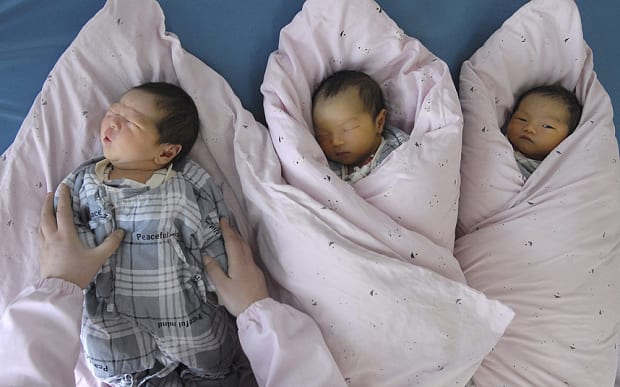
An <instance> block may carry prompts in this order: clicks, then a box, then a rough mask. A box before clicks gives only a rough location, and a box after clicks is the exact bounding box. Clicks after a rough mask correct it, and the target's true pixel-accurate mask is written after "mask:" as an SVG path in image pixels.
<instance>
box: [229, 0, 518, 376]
mask: <svg viewBox="0 0 620 387" xmlns="http://www.w3.org/2000/svg"><path fill="white" fill-rule="evenodd" d="M345 68H348V69H357V70H362V71H364V72H366V73H368V74H369V75H371V76H372V77H374V78H375V79H376V80H377V81H378V82H379V84H380V85H381V86H382V88H383V90H384V92H385V95H386V98H387V102H388V111H389V113H388V115H389V122H390V124H392V125H394V126H396V127H399V128H401V129H403V130H405V131H407V132H409V133H411V140H410V141H409V142H408V143H406V144H404V145H402V146H401V147H400V148H398V149H397V150H396V151H394V152H393V153H392V154H390V156H389V157H388V158H387V159H386V160H385V161H384V162H383V163H382V164H381V165H380V166H379V167H378V168H377V169H375V170H374V171H373V173H372V174H371V175H370V176H368V177H366V178H364V179H362V180H361V181H359V182H358V183H356V184H355V185H354V186H353V187H351V186H349V185H348V184H347V183H345V182H343V181H341V180H340V179H338V178H337V177H336V175H334V174H333V173H332V172H331V170H330V169H329V167H328V165H327V161H326V159H325V157H324V155H323V153H322V151H321V149H320V148H319V146H318V144H317V142H316V140H315V139H314V134H313V130H312V128H311V117H310V113H311V110H310V109H311V106H310V102H311V101H310V99H311V93H312V91H313V89H314V87H316V86H317V85H318V83H319V82H320V81H321V80H322V79H323V78H324V77H325V76H327V75H328V74H330V73H332V72H334V71H336V70H339V69H345ZM261 91H262V92H263V94H264V97H265V100H264V107H265V116H266V119H267V123H268V125H269V131H268V132H267V131H263V132H260V131H250V130H246V131H239V132H237V136H236V137H235V145H236V149H235V154H236V160H237V167H238V171H239V173H240V176H241V183H242V187H243V190H244V194H245V195H246V198H247V199H248V200H247V205H248V209H249V213H250V219H251V223H252V224H253V225H255V226H256V230H257V236H258V239H257V241H258V247H259V251H260V253H261V256H262V257H263V262H264V263H265V265H266V267H267V268H268V269H269V272H270V274H271V276H272V278H273V279H274V281H275V283H276V284H277V285H278V288H279V290H281V297H282V298H283V299H284V300H286V301H287V302H288V303H290V304H292V305H293V306H295V307H296V308H298V309H301V310H302V311H304V312H306V313H308V314H309V315H311V316H312V317H313V318H314V319H315V320H316V321H317V323H318V324H319V327H320V328H321V330H322V332H323V335H324V337H325V339H326V341H327V344H328V346H329V347H330V349H331V351H332V354H333V355H334V357H335V359H336V362H337V363H338V366H339V368H340V370H341V372H342V374H343V376H344V377H345V378H346V380H347V381H348V383H349V385H351V386H403V385H416V384H419V385H427V386H431V385H433V386H434V385H464V384H465V383H466V382H467V381H468V379H469V378H470V376H471V374H473V372H474V370H475V369H476V367H477V366H478V364H479V362H480V361H481V359H482V357H483V356H484V355H485V354H486V353H488V352H489V350H490V349H491V348H492V346H493V345H494V343H495V342H496V341H497V339H498V337H499V336H501V334H502V332H503V330H504V329H505V327H506V325H507V324H508V323H509V321H510V319H511V318H512V312H511V311H510V310H509V309H507V308H505V307H504V306H503V305H501V304H499V303H497V302H495V301H493V300H489V299H487V298H486V297H485V296H484V295H483V294H481V293H478V292H475V291H473V290H472V289H471V288H469V287H467V286H465V285H464V284H463V282H464V281H463V274H462V271H461V269H460V267H459V265H458V263H457V261H456V260H455V259H454V257H453V255H452V245H453V238H454V227H455V223H456V215H457V212H456V205H457V203H456V202H457V199H458V194H459V161H460V150H461V148H460V143H461V125H462V118H461V113H460V107H459V104H458V98H457V95H456V91H455V88H454V85H453V83H452V81H451V79H450V75H449V72H448V68H447V66H446V65H445V63H444V62H442V61H441V60H440V59H438V58H437V57H436V56H434V55H433V54H432V53H430V52H429V51H428V50H427V49H426V48H425V47H424V46H423V45H422V44H421V43H420V42H419V41H418V40H416V39H414V38H411V37H409V36H407V35H406V34H405V33H404V32H403V31H402V30H401V29H400V28H399V27H398V26H397V25H396V24H395V23H394V22H393V21H392V20H391V19H390V18H389V17H388V16H387V15H386V13H385V12H384V11H383V10H382V9H381V8H380V6H379V5H377V4H376V3H375V2H373V1H368V0H361V1H360V0H347V1H338V2H333V1H327V0H309V1H306V2H305V3H304V6H303V9H302V10H301V11H300V12H299V13H298V14H297V15H296V16H295V18H294V19H293V20H292V21H291V23H290V24H288V25H287V26H285V27H284V28H283V29H282V30H281V32H280V41H279V47H278V49H277V50H276V51H275V52H273V53H272V55H271V56H270V58H269V61H268V64H267V69H266V71H265V78H264V82H263V85H262V86H261Z"/></svg>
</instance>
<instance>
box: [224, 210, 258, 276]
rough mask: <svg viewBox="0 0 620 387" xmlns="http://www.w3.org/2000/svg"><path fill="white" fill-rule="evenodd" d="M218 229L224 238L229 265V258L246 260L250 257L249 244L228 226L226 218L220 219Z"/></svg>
mask: <svg viewBox="0 0 620 387" xmlns="http://www.w3.org/2000/svg"><path fill="white" fill-rule="evenodd" d="M220 229H221V230H222V238H223V239H224V245H225V247H226V254H227V255H228V260H229V266H230V260H231V258H232V260H247V259H248V258H251V257H252V252H251V250H250V246H249V245H248V244H247V242H246V241H245V240H243V238H241V235H239V233H237V231H235V230H234V229H233V228H232V227H231V226H230V224H229V223H228V219H226V218H221V219H220ZM252 260H253V259H252ZM233 266H234V264H233Z"/></svg>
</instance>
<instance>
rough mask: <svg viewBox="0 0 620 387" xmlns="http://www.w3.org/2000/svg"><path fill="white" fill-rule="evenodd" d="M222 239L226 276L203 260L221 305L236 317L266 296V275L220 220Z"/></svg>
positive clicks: (209, 259)
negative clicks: (226, 259) (224, 248)
mask: <svg viewBox="0 0 620 387" xmlns="http://www.w3.org/2000/svg"><path fill="white" fill-rule="evenodd" d="M220 228H221V229H222V237H223V238H224V244H225V246H226V255H227V256H228V275H226V273H224V271H223V270H222V268H221V267H220V265H219V264H218V263H217V261H215V259H213V257H210V256H204V257H202V261H203V263H204V265H205V271H206V272H207V276H208V277H209V280H210V281H211V283H212V284H213V286H215V289H216V290H215V292H216V293H217V296H218V299H219V301H220V303H221V304H222V305H224V306H225V307H226V309H228V311H229V312H230V313H232V314H233V315H234V316H239V314H240V313H241V312H243V311H244V310H246V309H247V308H248V306H250V305H252V304H253V303H254V302H256V301H258V300H262V299H263V298H267V297H269V292H268V291H267V284H266V282H265V276H264V274H263V272H262V271H261V269H260V268H259V267H258V266H256V263H255V262H254V257H253V256H252V250H250V246H248V244H247V243H246V242H245V241H244V240H243V239H241V236H239V234H237V232H235V230H233V229H232V227H230V225H229V224H228V221H227V220H226V219H224V218H222V219H221V220H220Z"/></svg>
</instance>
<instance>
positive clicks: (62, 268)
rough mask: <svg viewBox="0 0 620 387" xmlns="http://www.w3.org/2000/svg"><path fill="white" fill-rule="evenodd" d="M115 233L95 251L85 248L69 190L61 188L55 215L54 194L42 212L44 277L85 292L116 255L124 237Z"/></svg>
mask: <svg viewBox="0 0 620 387" xmlns="http://www.w3.org/2000/svg"><path fill="white" fill-rule="evenodd" d="M124 234H125V233H124V231H123V230H115V231H114V232H112V233H111V234H110V235H108V237H107V238H106V239H105V240H104V241H103V243H101V244H100V245H99V246H97V247H95V248H94V249H88V248H85V247H84V245H83V244H82V241H81V240H80V238H79V237H78V234H77V230H76V228H75V224H74V223H73V212H72V210H71V198H70V195H69V188H68V187H67V186H66V185H64V184H63V185H62V186H61V187H60V192H59V194H58V207H57V209H56V214H54V194H52V193H48V194H47V196H46V197H45V203H43V208H42V209H41V222H40V224H39V249H40V253H39V265H40V272H41V277H43V278H52V277H55V278H62V279H64V280H65V281H69V282H73V283H74V284H76V285H77V286H79V287H80V288H82V289H84V288H85V287H86V286H87V285H88V284H89V283H90V281H91V280H92V278H93V277H94V276H95V274H96V273H97V271H98V270H99V269H100V268H101V266H102V265H103V263H104V262H105V260H106V259H108V257H110V255H112V253H114V251H115V250H116V249H117V248H118V246H119V245H120V243H121V241H122V240H123V235H124Z"/></svg>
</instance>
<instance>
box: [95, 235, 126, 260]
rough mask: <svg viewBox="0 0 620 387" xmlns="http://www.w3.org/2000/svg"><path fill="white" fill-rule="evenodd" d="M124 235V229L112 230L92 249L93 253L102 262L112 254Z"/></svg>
mask: <svg viewBox="0 0 620 387" xmlns="http://www.w3.org/2000/svg"><path fill="white" fill-rule="evenodd" d="M124 236H125V231H124V230H122V229H117V230H114V231H113V232H112V233H111V234H110V235H108V236H107V237H106V238H105V239H104V241H103V242H101V244H100V245H99V246H97V247H95V248H94V249H93V253H94V254H93V255H95V256H96V257H97V259H99V260H100V261H101V262H102V263H103V262H105V260H106V259H108V258H109V257H110V255H112V254H113V253H114V252H115V251H116V249H118V246H120V244H121V242H122V241H123V237H124Z"/></svg>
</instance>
